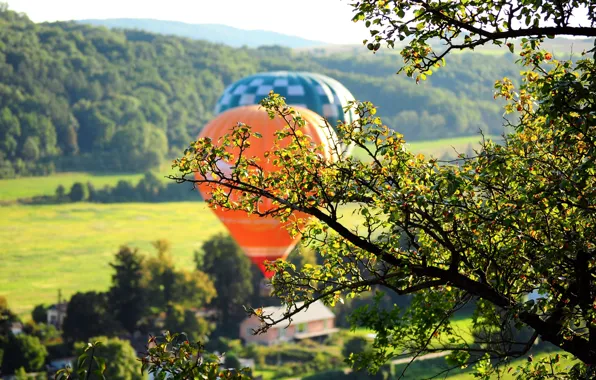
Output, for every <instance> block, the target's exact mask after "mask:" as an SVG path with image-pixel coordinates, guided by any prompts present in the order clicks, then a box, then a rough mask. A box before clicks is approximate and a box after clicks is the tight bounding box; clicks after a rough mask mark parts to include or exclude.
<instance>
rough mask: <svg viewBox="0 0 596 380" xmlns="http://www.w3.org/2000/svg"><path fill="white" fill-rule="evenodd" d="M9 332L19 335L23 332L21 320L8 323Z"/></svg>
mask: <svg viewBox="0 0 596 380" xmlns="http://www.w3.org/2000/svg"><path fill="white" fill-rule="evenodd" d="M10 332H11V333H12V334H13V335H19V334H22V333H23V324H22V323H21V322H13V323H11V324H10Z"/></svg>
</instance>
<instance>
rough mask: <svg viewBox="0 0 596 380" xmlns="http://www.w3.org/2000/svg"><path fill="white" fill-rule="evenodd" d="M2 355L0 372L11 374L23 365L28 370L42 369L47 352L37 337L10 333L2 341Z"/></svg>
mask: <svg viewBox="0 0 596 380" xmlns="http://www.w3.org/2000/svg"><path fill="white" fill-rule="evenodd" d="M2 350H3V351H4V356H3V358H2V365H1V367H0V369H1V370H2V373H5V374H11V373H14V372H15V371H16V370H17V369H19V368H21V367H23V368H24V369H25V370H26V371H28V372H35V371H38V370H40V369H43V365H44V363H45V360H46V356H48V352H47V350H46V348H45V347H44V345H43V344H41V342H40V341H39V338H37V337H35V336H31V335H25V334H19V335H12V334H10V335H9V337H8V339H7V340H6V341H5V342H4V344H3V347H2Z"/></svg>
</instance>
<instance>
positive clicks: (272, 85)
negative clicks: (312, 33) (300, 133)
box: [215, 71, 357, 153]
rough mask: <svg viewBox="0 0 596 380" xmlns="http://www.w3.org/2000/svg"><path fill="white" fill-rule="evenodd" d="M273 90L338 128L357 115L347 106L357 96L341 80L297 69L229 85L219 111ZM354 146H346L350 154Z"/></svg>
mask: <svg viewBox="0 0 596 380" xmlns="http://www.w3.org/2000/svg"><path fill="white" fill-rule="evenodd" d="M270 91H274V92H275V93H277V94H279V95H281V96H283V97H284V98H286V103H287V104H288V105H290V106H298V107H303V108H307V109H309V110H311V111H314V112H316V113H317V114H319V115H321V116H323V117H325V119H327V120H328V121H329V123H330V124H331V125H332V126H333V127H335V126H336V123H337V121H338V120H339V121H342V122H344V123H351V122H353V121H354V120H356V118H357V115H356V114H355V113H354V111H353V110H350V111H349V112H347V113H346V112H344V110H343V108H344V107H345V106H347V105H348V102H349V101H352V100H354V96H353V95H352V94H351V93H350V91H349V90H348V89H347V88H346V87H345V86H344V85H342V84H341V83H339V82H338V81H336V80H335V79H332V78H330V77H328V76H325V75H321V74H315V73H307V72H294V71H275V72H267V73H259V74H255V75H251V76H248V77H245V78H242V79H240V80H239V81H237V82H234V83H232V84H231V85H230V86H228V87H227V88H226V89H225V91H224V93H223V95H222V96H221V97H220V98H219V100H218V101H217V104H216V105H215V114H216V115H217V114H219V113H221V112H224V111H227V110H229V109H232V108H235V107H240V106H245V105H251V104H259V102H260V101H261V100H262V99H263V98H265V97H267V95H269V92H270ZM350 150H351V148H346V153H349V151H350Z"/></svg>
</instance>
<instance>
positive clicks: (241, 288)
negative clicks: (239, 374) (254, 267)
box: [172, 234, 254, 337]
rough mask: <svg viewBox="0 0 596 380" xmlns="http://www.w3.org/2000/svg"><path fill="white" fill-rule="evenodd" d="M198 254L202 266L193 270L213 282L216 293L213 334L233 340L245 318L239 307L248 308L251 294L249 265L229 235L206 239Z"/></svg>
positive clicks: (248, 261)
mask: <svg viewBox="0 0 596 380" xmlns="http://www.w3.org/2000/svg"><path fill="white" fill-rule="evenodd" d="M201 250H202V255H201V257H202V262H201V263H200V265H197V268H198V269H199V270H202V271H204V272H205V273H206V274H208V275H209V276H210V278H212V279H213V284H214V286H215V291H216V296H215V298H214V299H213V301H212V305H213V306H215V307H216V309H217V310H218V312H219V317H218V318H217V319H218V326H217V331H216V332H219V333H221V334H223V335H224V336H227V337H235V336H237V335H238V325H239V323H240V322H241V321H242V320H243V319H244V318H246V313H245V312H244V308H243V305H248V304H249V301H250V299H251V296H252V295H253V291H254V290H253V284H252V271H251V262H250V260H249V259H248V258H247V257H246V255H245V254H244V252H242V250H241V249H240V247H238V245H237V244H236V243H235V242H234V240H233V239H232V238H231V237H230V236H229V235H222V234H220V235H216V236H214V237H212V238H210V239H209V240H207V241H205V242H204V243H203V246H202V247H201ZM232 278H233V279H234V280H233V281H231V280H230V279H232ZM172 331H177V330H172Z"/></svg>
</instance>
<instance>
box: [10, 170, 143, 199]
mask: <svg viewBox="0 0 596 380" xmlns="http://www.w3.org/2000/svg"><path fill="white" fill-rule="evenodd" d="M142 177H143V174H110V175H101V174H91V173H55V174H52V175H49V176H46V177H22V178H11V179H1V180H0V201H10V200H15V199H19V198H30V197H34V196H38V195H52V194H55V193H56V188H57V187H58V186H60V185H62V186H64V188H65V189H66V192H68V190H69V189H70V187H71V186H72V185H73V184H74V183H75V182H81V183H87V182H91V183H92V184H93V185H94V186H95V187H96V188H102V187H104V186H107V185H109V186H115V185H116V183H118V181H120V180H126V181H130V182H133V183H135V184H136V183H137V182H139V180H140V179H141V178H142Z"/></svg>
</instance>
